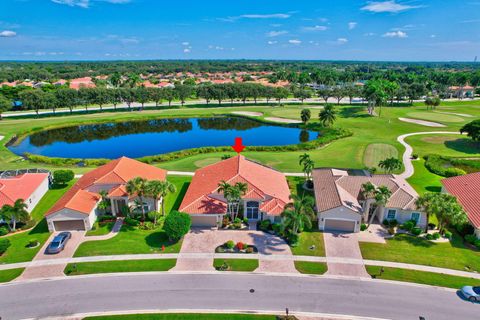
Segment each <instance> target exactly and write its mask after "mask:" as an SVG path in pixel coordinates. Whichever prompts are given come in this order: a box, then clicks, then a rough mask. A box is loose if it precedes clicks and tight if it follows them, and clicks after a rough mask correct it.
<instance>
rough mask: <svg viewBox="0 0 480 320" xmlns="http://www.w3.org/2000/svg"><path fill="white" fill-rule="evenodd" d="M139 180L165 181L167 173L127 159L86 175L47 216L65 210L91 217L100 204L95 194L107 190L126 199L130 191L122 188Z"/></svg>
mask: <svg viewBox="0 0 480 320" xmlns="http://www.w3.org/2000/svg"><path fill="white" fill-rule="evenodd" d="M136 177H142V178H144V179H146V180H165V179H166V177H167V171H166V170H163V169H160V168H157V167H154V166H151V165H148V164H146V163H143V162H140V161H137V160H133V159H130V158H127V157H122V158H119V159H116V160H113V161H110V162H109V163H107V164H105V165H103V166H101V167H98V168H97V169H95V170H92V171H90V172H88V173H86V174H84V175H83V176H82V177H81V178H80V179H79V180H78V181H77V183H75V185H74V186H73V187H72V188H71V189H70V190H69V191H67V192H66V193H65V194H64V195H63V197H62V198H60V200H58V202H57V203H55V205H54V206H53V207H52V208H51V209H50V210H49V211H48V212H47V214H46V216H48V215H51V214H53V213H55V212H58V211H60V210H62V209H65V208H68V209H72V210H75V211H78V212H80V213H83V214H86V215H89V214H90V212H91V211H92V210H93V208H94V207H95V205H96V204H97V202H98V200H100V197H99V195H98V193H97V192H95V191H99V190H104V189H107V191H109V193H111V194H112V195H113V196H124V192H126V191H125V188H124V187H122V186H123V185H125V184H126V183H127V182H128V181H129V180H131V179H133V178H136ZM102 186H103V187H102ZM94 190H95V191H94Z"/></svg>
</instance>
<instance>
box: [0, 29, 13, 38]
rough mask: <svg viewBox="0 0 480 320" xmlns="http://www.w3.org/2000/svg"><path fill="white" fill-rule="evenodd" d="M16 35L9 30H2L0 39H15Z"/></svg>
mask: <svg viewBox="0 0 480 320" xmlns="http://www.w3.org/2000/svg"><path fill="white" fill-rule="evenodd" d="M16 35H17V33H16V32H15V31H11V30H4V31H1V32H0V37H2V38H12V37H15V36H16Z"/></svg>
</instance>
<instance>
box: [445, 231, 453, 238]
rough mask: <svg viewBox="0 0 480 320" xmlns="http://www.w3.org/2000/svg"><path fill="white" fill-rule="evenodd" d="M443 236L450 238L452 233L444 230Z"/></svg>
mask: <svg viewBox="0 0 480 320" xmlns="http://www.w3.org/2000/svg"><path fill="white" fill-rule="evenodd" d="M444 236H445V238H447V239H452V233H451V232H450V231H445V234H444Z"/></svg>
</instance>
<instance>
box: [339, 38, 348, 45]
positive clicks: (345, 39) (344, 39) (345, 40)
mask: <svg viewBox="0 0 480 320" xmlns="http://www.w3.org/2000/svg"><path fill="white" fill-rule="evenodd" d="M347 42H348V39H347V38H338V39H337V43H338V44H345V43H347Z"/></svg>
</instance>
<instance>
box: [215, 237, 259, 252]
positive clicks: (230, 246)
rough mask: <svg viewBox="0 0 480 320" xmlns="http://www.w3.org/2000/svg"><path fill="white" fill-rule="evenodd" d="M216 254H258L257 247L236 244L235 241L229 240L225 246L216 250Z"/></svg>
mask: <svg viewBox="0 0 480 320" xmlns="http://www.w3.org/2000/svg"><path fill="white" fill-rule="evenodd" d="M215 253H246V254H250V253H258V249H257V247H255V246H253V245H248V244H245V243H243V242H237V243H235V242H234V241H233V240H229V241H227V242H225V243H224V244H222V245H220V246H218V247H216V248H215Z"/></svg>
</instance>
